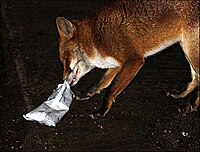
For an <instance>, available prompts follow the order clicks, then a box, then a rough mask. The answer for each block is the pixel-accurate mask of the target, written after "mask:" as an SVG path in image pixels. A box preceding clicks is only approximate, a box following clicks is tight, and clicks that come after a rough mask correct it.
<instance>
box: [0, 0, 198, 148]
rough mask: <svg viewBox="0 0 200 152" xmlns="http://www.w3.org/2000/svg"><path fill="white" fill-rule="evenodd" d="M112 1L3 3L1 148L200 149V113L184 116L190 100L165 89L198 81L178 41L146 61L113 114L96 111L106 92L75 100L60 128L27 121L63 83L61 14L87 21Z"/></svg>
mask: <svg viewBox="0 0 200 152" xmlns="http://www.w3.org/2000/svg"><path fill="white" fill-rule="evenodd" d="M110 2H111V1H110V0H104V1H102V0H95V1H94V0H84V1H81V0H68V1H67V0H56V1H53V0H43V1H42V0H34V1H31V0H29V1H26V0H23V1H22V0H19V1H15V0H6V1H1V19H0V20H1V22H0V23H1V48H0V102H1V105H0V108H1V112H0V114H1V128H0V129H1V130H0V131H1V133H0V135H1V140H0V151H199V142H200V138H199V111H198V112H195V113H190V114H188V115H186V116H183V115H181V114H180V113H179V112H178V110H177V106H178V105H179V104H180V103H184V102H187V101H188V100H189V99H190V97H188V98H186V99H181V100H178V101H177V100H175V99H172V98H169V97H167V96H166V94H165V92H167V91H169V90H171V89H174V88H176V89H180V88H181V87H183V86H184V84H186V83H187V82H188V81H189V79H190V70H189V65H188V63H187V62H186V59H185V57H184V55H183V53H182V51H181V48H180V46H179V45H178V44H176V45H174V46H172V47H169V48H168V49H166V50H164V51H163V52H161V53H159V54H157V55H155V56H153V57H151V58H149V59H147V60H146V64H145V66H144V67H143V68H142V69H141V71H140V72H139V74H138V75H137V77H136V78H135V79H134V81H133V82H132V83H131V84H130V85H129V87H128V88H126V89H125V90H124V91H123V92H122V93H121V94H120V96H119V97H118V98H117V102H116V103H115V104H114V105H113V107H112V109H111V111H110V113H109V115H107V116H106V117H105V118H102V119H99V120H94V119H92V118H90V117H89V116H88V115H89V113H90V112H92V111H94V110H95V109H96V108H98V107H99V106H100V105H101V103H102V101H103V96H104V95H105V91H103V92H102V94H100V95H95V96H94V97H93V98H92V99H90V100H89V101H86V102H78V101H74V102H73V104H72V106H71V108H70V111H69V112H68V113H67V114H66V115H65V116H64V117H63V119H62V120H61V121H60V123H59V124H58V125H57V127H55V128H51V127H46V126H42V125H40V124H36V123H33V122H28V121H25V120H24V119H23V117H22V115H23V114H25V113H27V112H28V111H30V110H31V109H33V108H35V107H36V106H38V105H40V104H41V103H42V102H43V101H45V100H46V99H47V97H48V96H49V95H50V94H51V91H52V90H53V89H54V88H55V87H57V84H58V83H62V80H61V78H62V67H61V65H60V63H59V59H58V33H57V31H56V26H55V18H56V17H57V16H64V17H66V18H68V19H77V18H83V17H86V16H89V15H92V14H94V13H95V12H97V11H99V10H100V9H102V8H103V7H104V6H106V5H108V4H109V3H110ZM103 72H104V71H102V70H99V69H96V70H94V71H93V72H91V73H89V74H88V75H86V76H85V77H84V78H83V79H82V80H81V81H80V83H78V84H77V86H75V87H73V88H72V89H73V90H74V92H78V91H80V90H85V89H86V88H88V87H89V86H91V85H92V84H93V83H94V82H96V79H98V78H99V77H100V76H101V75H102V74H103Z"/></svg>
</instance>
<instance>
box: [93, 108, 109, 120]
mask: <svg viewBox="0 0 200 152" xmlns="http://www.w3.org/2000/svg"><path fill="white" fill-rule="evenodd" d="M106 114H107V112H106V111H105V110H102V109H99V110H97V111H94V112H93V113H91V114H90V115H89V116H90V117H91V118H92V119H100V118H103V117H105V115H106Z"/></svg>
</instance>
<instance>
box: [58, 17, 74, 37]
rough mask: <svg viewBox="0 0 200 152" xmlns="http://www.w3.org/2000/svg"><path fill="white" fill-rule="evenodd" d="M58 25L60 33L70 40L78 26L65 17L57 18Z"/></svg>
mask: <svg viewBox="0 0 200 152" xmlns="http://www.w3.org/2000/svg"><path fill="white" fill-rule="evenodd" d="M56 25H57V28H58V32H59V34H60V35H65V37H66V38H67V39H68V40H69V39H71V38H72V37H73V35H74V32H75V30H76V27H75V26H74V25H73V24H72V23H71V22H70V21H68V20H67V19H65V18H64V17H57V18H56Z"/></svg>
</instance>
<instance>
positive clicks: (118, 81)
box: [91, 58, 144, 119]
mask: <svg viewBox="0 0 200 152" xmlns="http://www.w3.org/2000/svg"><path fill="white" fill-rule="evenodd" d="M143 64H144V60H143V58H137V60H136V59H135V60H134V58H133V59H132V60H129V61H127V62H125V63H124V65H123V66H122V68H121V69H120V71H119V73H118V74H117V75H116V77H115V78H114V80H113V82H112V84H111V89H110V93H109V95H108V98H107V100H106V102H105V104H103V106H102V108H101V109H100V110H98V111H95V112H94V113H93V114H91V117H92V118H94V119H96V118H98V117H101V116H105V115H106V114H107V113H108V112H109V110H110V108H111V106H112V104H113V102H114V101H115V98H116V97H117V95H119V94H120V93H121V91H123V90H124V89H125V88H126V87H127V86H128V84H129V83H130V82H131V81H132V79H133V78H134V77H135V75H136V74H137V72H138V71H139V69H140V68H141V67H142V65H143Z"/></svg>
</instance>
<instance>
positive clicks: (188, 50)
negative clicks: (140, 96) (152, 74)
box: [56, 0, 200, 116]
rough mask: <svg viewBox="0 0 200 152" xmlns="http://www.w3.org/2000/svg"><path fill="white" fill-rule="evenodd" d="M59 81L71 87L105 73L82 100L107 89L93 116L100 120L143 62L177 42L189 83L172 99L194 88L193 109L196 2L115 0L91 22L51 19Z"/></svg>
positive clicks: (193, 106) (196, 72)
mask: <svg viewBox="0 0 200 152" xmlns="http://www.w3.org/2000/svg"><path fill="white" fill-rule="evenodd" d="M56 25H57V29H58V32H59V36H60V38H59V53H60V60H61V63H62V64H63V67H64V71H63V79H65V80H67V81H68V83H69V84H70V85H71V86H73V85H75V84H77V82H78V81H79V80H80V79H81V78H82V77H83V76H84V75H85V74H86V73H88V72H89V71H90V70H92V69H93V68H95V67H98V68H101V69H107V71H106V72H105V74H104V76H103V77H102V79H101V80H100V82H99V83H98V84H97V85H95V86H93V87H92V88H91V89H89V91H88V93H87V95H86V97H85V98H80V97H77V100H86V99H89V98H90V97H92V96H93V95H94V94H96V93H100V92H101V91H102V90H103V89H104V88H107V87H108V86H109V85H111V88H110V92H109V95H108V97H107V101H106V102H105V105H104V106H102V108H101V109H100V110H98V112H96V113H94V116H105V115H106V114H107V113H108V111H109V110H110V108H111V106H112V103H113V102H114V101H115V98H116V97H117V96H118V95H119V94H120V93H121V92H122V91H123V90H124V89H125V88H126V87H127V86H128V84H129V83H130V82H131V81H132V80H133V78H134V77H135V75H136V74H137V73H138V71H139V70H140V68H141V67H142V66H143V65H144V59H145V58H146V57H148V56H150V55H153V54H155V53H157V52H159V51H161V50H163V49H164V48H166V47H168V46H170V45H172V44H174V43H177V42H178V43H180V45H181V46H182V49H183V51H184V53H185V56H186V58H187V60H188V62H189V64H190V68H191V81H190V82H189V83H188V84H187V85H186V87H185V89H184V90H183V91H182V92H181V93H179V94H173V93H169V94H168V95H171V96H172V97H174V98H184V97H186V96H187V95H188V94H190V93H191V92H193V90H195V89H198V91H197V98H196V101H195V102H194V103H193V104H192V103H191V106H190V108H187V110H186V111H185V112H191V111H195V110H197V108H198V106H199V94H200V93H199V92H200V91H199V0H116V1H114V2H113V3H112V4H111V5H109V6H107V7H106V8H104V9H103V10H102V11H100V12H99V13H97V14H96V15H93V16H91V17H88V18H85V19H81V20H72V21H69V20H67V19H65V18H64V17H57V19H56Z"/></svg>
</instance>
